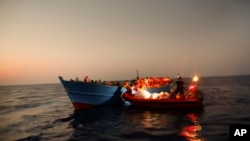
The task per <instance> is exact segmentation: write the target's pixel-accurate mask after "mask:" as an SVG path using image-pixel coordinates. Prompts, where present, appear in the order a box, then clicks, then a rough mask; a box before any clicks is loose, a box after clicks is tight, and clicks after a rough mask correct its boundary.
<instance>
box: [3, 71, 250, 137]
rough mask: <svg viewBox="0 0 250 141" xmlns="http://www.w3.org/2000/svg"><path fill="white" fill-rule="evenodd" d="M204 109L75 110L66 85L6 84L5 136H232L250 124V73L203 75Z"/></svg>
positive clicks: (117, 108) (4, 103) (114, 108)
mask: <svg viewBox="0 0 250 141" xmlns="http://www.w3.org/2000/svg"><path fill="white" fill-rule="evenodd" d="M199 88H200V90H201V91H202V92H203V93H204V101H203V103H204V106H203V108H200V109H190V110H182V109H178V110H177V109H145V108H136V107H132V106H129V105H124V106H122V107H97V108H92V109H88V110H84V111H81V112H74V109H73V107H72V105H71V102H70V100H69V99H68V96H67V94H66V92H65V91H64V88H63V87H62V85H61V84H46V85H25V86H0V141H12V140H21V141H26V140H27V141H29V140H30V141H39V140H43V141H50V140H55V141H60V140H62V141H77V140H81V141H96V140H97V141H110V140H111V141H125V140H126V141H127V140H132V141H145V140H146V141H159V140H168V141H169V140H170V141H172V140H173V141H175V140H177V141H185V140H188V141H199V140H209V141H227V140H228V139H229V124H250V107H249V106H250V76H234V77H210V78H201V81H200V85H199Z"/></svg>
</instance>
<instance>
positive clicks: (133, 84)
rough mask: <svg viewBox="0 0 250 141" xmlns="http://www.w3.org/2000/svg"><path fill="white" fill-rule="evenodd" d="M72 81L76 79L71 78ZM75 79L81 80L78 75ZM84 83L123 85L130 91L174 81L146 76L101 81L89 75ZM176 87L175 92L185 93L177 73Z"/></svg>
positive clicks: (181, 80) (167, 78)
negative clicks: (129, 79)
mask: <svg viewBox="0 0 250 141" xmlns="http://www.w3.org/2000/svg"><path fill="white" fill-rule="evenodd" d="M71 81H74V80H72V79H71ZM75 81H79V79H78V77H77V78H76V80H75ZM83 82H84V83H96V84H101V85H107V86H123V87H125V88H126V89H127V90H128V91H130V90H131V88H133V89H134V90H137V89H150V88H156V89H157V88H159V87H161V86H163V85H168V84H171V83H172V82H173V80H172V79H171V78H169V77H145V78H137V79H134V80H131V81H128V80H125V81H123V82H122V81H101V80H100V79H99V80H91V79H89V77H88V76H85V77H84V79H83ZM175 85H176V89H175V90H174V92H173V93H174V94H178V93H179V94H182V95H183V94H184V81H183V79H182V77H181V76H180V75H177V79H176V80H175Z"/></svg>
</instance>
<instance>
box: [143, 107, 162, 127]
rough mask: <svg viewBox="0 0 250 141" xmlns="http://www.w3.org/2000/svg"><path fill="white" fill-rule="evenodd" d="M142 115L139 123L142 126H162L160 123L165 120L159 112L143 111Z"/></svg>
mask: <svg viewBox="0 0 250 141" xmlns="http://www.w3.org/2000/svg"><path fill="white" fill-rule="evenodd" d="M142 116H143V118H142V119H141V122H140V123H141V124H142V125H143V127H144V128H162V127H163V125H162V124H161V123H163V122H164V123H165V122H166V118H163V117H162V116H161V115H160V114H159V113H152V112H150V111H145V112H144V113H143V114H142Z"/></svg>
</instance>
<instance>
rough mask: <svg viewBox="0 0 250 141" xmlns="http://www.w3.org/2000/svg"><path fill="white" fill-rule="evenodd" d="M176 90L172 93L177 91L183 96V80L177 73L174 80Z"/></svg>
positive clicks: (175, 93)
mask: <svg viewBox="0 0 250 141" xmlns="http://www.w3.org/2000/svg"><path fill="white" fill-rule="evenodd" d="M175 84H176V90H175V91H174V95H177V94H178V93H179V94H180V95H181V96H182V97H183V96H184V81H183V79H182V77H181V76H180V75H177V80H176V81H175Z"/></svg>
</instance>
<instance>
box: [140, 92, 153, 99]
mask: <svg viewBox="0 0 250 141" xmlns="http://www.w3.org/2000/svg"><path fill="white" fill-rule="evenodd" d="M142 93H143V95H144V98H146V99H148V98H150V96H151V94H150V93H149V92H148V91H146V90H142Z"/></svg>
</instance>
